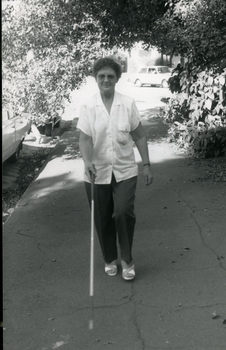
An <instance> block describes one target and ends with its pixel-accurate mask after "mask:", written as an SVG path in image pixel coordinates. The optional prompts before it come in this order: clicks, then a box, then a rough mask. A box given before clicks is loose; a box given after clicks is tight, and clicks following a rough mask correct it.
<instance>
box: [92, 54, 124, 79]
mask: <svg viewBox="0 0 226 350" xmlns="http://www.w3.org/2000/svg"><path fill="white" fill-rule="evenodd" d="M105 67H110V68H112V69H113V70H114V72H115V74H116V77H117V78H118V79H119V78H120V77H121V75H122V66H121V64H120V63H119V62H118V61H117V60H116V59H115V58H113V57H111V56H109V57H103V58H99V59H98V60H96V61H95V62H94V64H93V76H94V77H95V78H96V76H97V73H98V72H99V70H101V69H102V68H105Z"/></svg>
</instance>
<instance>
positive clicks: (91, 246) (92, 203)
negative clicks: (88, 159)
mask: <svg viewBox="0 0 226 350" xmlns="http://www.w3.org/2000/svg"><path fill="white" fill-rule="evenodd" d="M90 176H91V237H90V287H89V295H90V298H91V317H90V320H89V329H93V295H94V178H95V175H94V174H93V173H91V174H90Z"/></svg>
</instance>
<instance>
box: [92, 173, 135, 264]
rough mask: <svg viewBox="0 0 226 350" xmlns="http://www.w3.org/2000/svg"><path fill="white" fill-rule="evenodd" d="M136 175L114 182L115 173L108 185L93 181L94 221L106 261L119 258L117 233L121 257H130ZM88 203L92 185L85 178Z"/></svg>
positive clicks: (127, 259) (129, 260) (127, 258)
mask: <svg viewBox="0 0 226 350" xmlns="http://www.w3.org/2000/svg"><path fill="white" fill-rule="evenodd" d="M136 184H137V176H135V177H132V178H130V179H128V180H123V181H120V182H116V180H115V177H114V174H112V181H111V183H110V184H109V185H96V184H95V185H94V221H95V227H96V231H97V234H98V238H99V242H100V246H101V250H102V253H103V257H104V260H105V262H106V263H110V262H112V261H113V260H116V259H117V258H118V252H117V237H118V242H119V246H120V252H121V259H122V260H124V261H126V262H127V263H130V262H131V261H132V244H133V235H134V227H135V222H136V217H135V214H134V201H135V191H136ZM85 187H86V193H87V197H88V200H89V203H91V185H90V183H88V182H85Z"/></svg>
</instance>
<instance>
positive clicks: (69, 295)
mask: <svg viewBox="0 0 226 350" xmlns="http://www.w3.org/2000/svg"><path fill="white" fill-rule="evenodd" d="M76 137H77V136H76V134H75V133H74V132H72V131H71V132H66V133H65V134H64V137H63V138H62V140H61V141H60V142H59V144H58V145H57V146H56V148H55V150H54V151H53V153H52V154H51V156H50V158H49V159H48V162H47V163H46V165H45V167H44V168H43V169H42V171H41V173H40V174H39V176H38V178H37V179H36V180H35V181H34V182H33V183H32V185H31V186H30V187H29V189H28V190H27V191H26V193H25V194H24V196H23V198H22V199H21V201H20V203H19V205H18V206H17V208H16V209H15V210H14V212H13V214H12V216H11V217H10V219H9V220H8V221H7V222H6V224H5V226H4V350H50V349H58V348H60V349H62V350H63V349H65V350H102V349H109V350H149V349H150V350H154V349H158V350H165V349H172V350H176V349H178V350H218V349H225V348H226V324H225V322H224V321H225V319H226V271H225V270H226V236H225V212H226V202H225V192H226V189H225V184H224V183H212V182H210V181H204V182H202V181H198V178H202V176H204V174H205V167H204V166H201V165H200V164H199V165H197V162H195V161H193V160H192V159H185V158H183V157H179V156H176V155H175V154H174V152H173V149H172V148H171V147H170V146H169V145H168V144H165V143H164V142H160V143H158V142H156V143H153V144H150V145H149V150H150V158H151V160H152V163H153V172H154V177H155V180H154V184H153V185H152V187H149V188H147V187H145V186H144V184H143V178H142V174H141V173H140V175H139V181H138V188H137V201H136V214H137V226H136V234H135V239H134V249H133V255H134V262H135V264H136V273H137V275H136V278H135V280H134V281H133V282H128V283H127V282H125V281H124V280H123V279H122V277H121V271H120V273H119V274H118V275H117V276H116V277H114V278H109V277H108V276H107V275H106V274H105V273H104V269H103V266H104V265H103V261H102V257H101V252H100V248H99V244H98V242H97V238H96V237H95V285H94V313H93V317H94V329H93V330H92V331H90V330H89V329H88V324H89V319H90V318H91V317H92V314H91V309H90V305H91V303H90V297H89V250H90V212H89V209H88V203H87V199H86V196H85V191H84V185H83V181H82V170H83V162H82V160H81V159H78V158H76V153H75V152H74V147H75V145H76ZM136 156H137V160H138V162H139V157H138V155H137V154H136ZM139 168H140V171H141V166H140V167H139Z"/></svg>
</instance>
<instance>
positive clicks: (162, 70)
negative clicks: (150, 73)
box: [158, 67, 170, 73]
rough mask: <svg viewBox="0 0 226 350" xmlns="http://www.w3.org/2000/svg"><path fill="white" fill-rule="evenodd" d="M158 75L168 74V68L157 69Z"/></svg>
mask: <svg viewBox="0 0 226 350" xmlns="http://www.w3.org/2000/svg"><path fill="white" fill-rule="evenodd" d="M158 72H159V73H170V70H169V68H168V67H158Z"/></svg>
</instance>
